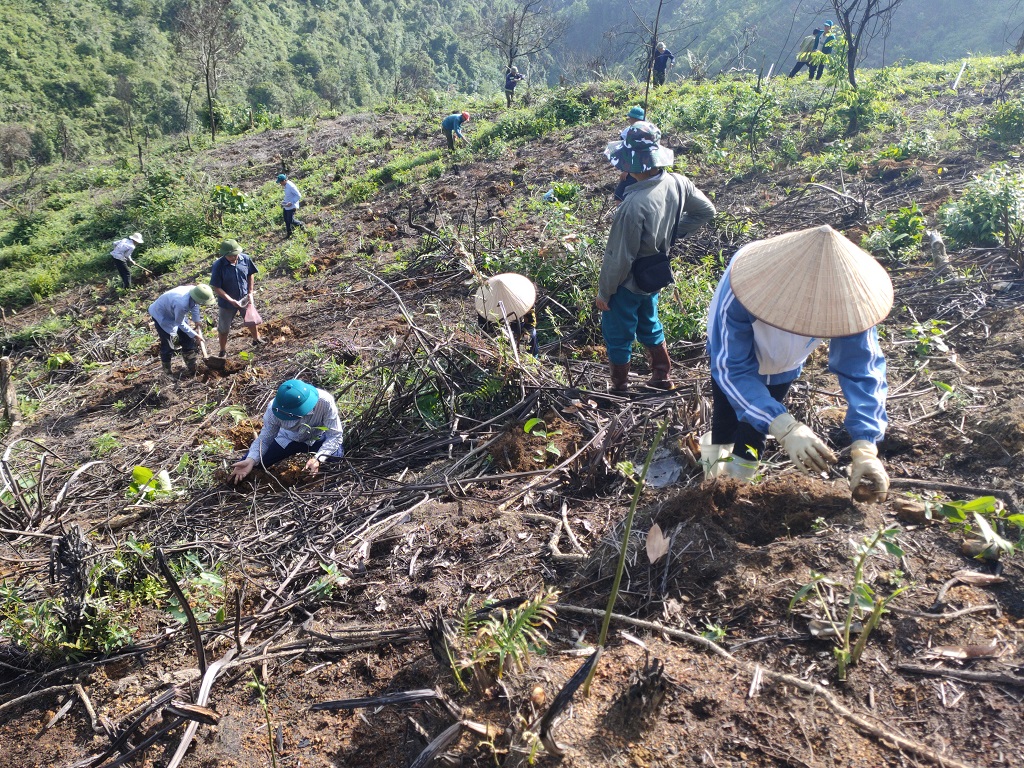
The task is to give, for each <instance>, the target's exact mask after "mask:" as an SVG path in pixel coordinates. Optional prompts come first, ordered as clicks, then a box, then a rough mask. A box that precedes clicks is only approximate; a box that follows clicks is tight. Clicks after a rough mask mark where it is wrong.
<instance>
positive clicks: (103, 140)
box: [0, 0, 1024, 172]
mask: <svg viewBox="0 0 1024 768" xmlns="http://www.w3.org/2000/svg"><path fill="white" fill-rule="evenodd" d="M189 1H190V0H109V1H108V2H101V1H100V0H25V1H24V2H22V3H19V4H7V7H6V8H5V9H4V24H3V25H2V26H0V161H2V162H3V165H4V166H6V167H5V168H4V169H3V170H6V171H8V172H9V171H14V170H17V169H23V168H24V167H26V166H27V165H30V164H32V163H46V162H51V161H54V160H60V159H69V160H73V159H81V158H83V157H86V156H89V155H90V154H92V153H94V152H96V151H102V150H114V149H119V148H121V147H123V146H124V143H125V142H128V141H130V142H131V143H135V142H139V141H148V140H149V139H152V138H158V137H160V136H166V135H174V134H178V133H181V132H183V131H187V130H198V129H201V127H202V124H203V122H204V121H206V120H208V116H207V115H206V114H205V108H204V106H203V97H202V85H201V78H200V77H199V76H198V75H197V73H196V70H195V68H194V67H193V66H192V65H191V64H190V63H189V61H188V60H187V58H186V57H184V56H183V55H182V53H181V52H180V51H179V50H178V49H177V47H176V37H177V36H176V34H175V30H176V22H177V19H178V16H179V14H180V12H181V10H182V8H183V7H184V6H185V5H186V4H187V3H188V2H189ZM193 1H194V0H193ZM519 2H520V3H521V2H522V0H519ZM543 2H548V3H551V4H552V5H551V8H552V10H555V11H558V12H560V13H561V14H563V15H564V17H565V19H566V22H567V27H566V31H565V33H564V35H562V36H560V38H559V39H558V40H556V41H555V42H554V44H553V45H552V47H551V48H550V50H547V51H544V52H542V53H540V54H537V55H535V56H532V57H530V58H529V59H528V60H523V61H522V62H521V66H523V67H524V68H525V69H526V70H527V71H528V72H529V73H530V76H531V81H529V82H532V83H534V84H540V83H543V82H546V83H555V82H559V80H560V79H563V78H564V79H568V80H571V81H573V82H578V81H581V80H590V79H595V78H597V77H618V78H628V77H629V76H630V75H631V74H634V73H636V72H637V71H638V68H637V63H636V62H637V61H638V60H640V59H641V58H642V46H643V39H644V38H643V36H642V34H641V33H640V29H641V28H642V27H641V25H640V23H639V22H638V20H637V18H636V16H635V15H634V13H633V11H632V10H631V9H630V4H627V3H623V2H621V0H543ZM516 5H517V2H516V0H497V1H496V2H488V3H480V2H472V1H471V2H456V1H455V0H427V1H424V0H415V1H414V0H287V1H281V2H269V3H268V2H259V1H258V0H235V3H234V9H235V10H236V11H237V13H238V22H239V24H240V27H241V35H242V38H243V40H244V45H243V46H242V48H241V50H240V51H239V52H238V53H237V54H236V55H234V56H232V57H231V58H230V60H228V61H226V64H225V66H224V67H223V77H222V78H221V80H220V82H221V87H220V90H219V92H218V102H217V112H218V119H219V122H220V127H221V128H222V129H224V130H226V131H228V132H232V130H233V129H238V130H242V129H247V128H249V127H251V126H252V125H254V124H257V125H258V124H270V125H273V124H276V122H279V121H280V119H282V118H287V117H293V116H302V115H313V114H326V113H329V112H331V111H347V110H359V109H366V108H368V107H370V106H372V105H374V104H377V103H380V102H381V101H384V100H386V99H389V98H396V97H399V98H405V97H407V96H409V95H411V94H420V95H423V94H429V95H430V98H431V99H432V100H433V101H434V102H435V103H436V105H437V108H438V110H439V111H443V110H444V109H447V108H449V107H457V106H459V105H458V103H457V95H458V94H485V95H486V94H489V93H494V92H496V91H498V90H499V89H500V88H501V86H502V56H501V53H500V52H499V51H498V50H497V48H496V46H495V45H494V43H493V41H491V40H490V39H489V37H488V30H490V29H492V28H493V25H494V23H495V21H496V20H497V19H500V18H501V17H502V14H503V13H505V12H506V11H507V10H509V9H510V8H513V7H516ZM824 5H825V4H823V3H821V2H784V3H780V2H778V0H771V1H769V0H675V1H674V2H668V3H666V4H665V10H664V15H663V18H662V30H663V35H662V37H664V38H665V39H666V40H667V41H668V42H669V45H670V48H673V49H674V50H675V52H676V53H677V54H678V55H680V61H679V62H678V64H677V67H676V70H675V74H678V75H683V76H685V75H687V74H689V72H690V69H691V68H692V67H693V66H694V65H696V66H697V67H698V68H699V69H700V71H701V72H702V73H707V74H714V73H715V72H717V71H721V70H724V69H730V68H746V69H757V68H760V67H762V66H763V67H765V68H767V66H768V65H769V64H772V63H774V64H775V65H776V71H780V70H782V69H788V66H789V64H790V62H791V59H792V56H793V51H794V50H795V48H796V46H797V45H798V43H799V40H800V39H801V37H803V35H805V34H806V33H807V32H809V31H810V29H811V28H813V27H814V26H815V25H816V24H820V23H821V21H822V19H823V18H824V15H825V14H824V13H823V12H821V9H822V7H823V6H824ZM632 7H633V8H635V9H636V11H637V13H639V14H640V15H641V16H645V20H646V21H647V22H651V21H653V18H654V14H655V11H656V8H657V3H656V2H655V1H654V0H640V1H638V2H635V3H634V4H633V6H632ZM1021 13H1022V11H1021V9H1020V8H1019V4H1018V3H1017V2H1016V0H905V2H904V3H903V5H902V6H901V8H900V10H899V12H898V14H897V16H896V18H895V19H894V22H893V25H892V29H891V32H890V34H889V35H888V36H887V39H886V40H885V41H884V43H883V41H881V40H876V41H875V42H874V43H873V44H872V46H871V47H870V48H869V50H868V52H867V55H866V56H865V58H864V63H865V64H867V65H872V64H878V63H881V62H883V60H884V62H885V63H893V62H894V61H896V60H898V59H901V58H903V59H907V60H920V61H942V60H948V59H951V58H955V57H960V56H963V55H965V54H967V53H971V52H973V53H977V54H985V53H997V52H1001V51H1004V50H1006V48H1007V47H1008V46H1009V43H1008V41H1009V40H1010V38H1011V36H1012V39H1013V40H1016V37H1017V36H1018V35H1019V30H1017V29H1015V27H1014V25H1015V24H1017V22H1018V20H1016V19H1015V18H1014V17H1015V15H1020V14H1021ZM1019 21H1024V19H1022V20H1019ZM687 51H689V52H690V53H691V54H692V58H691V59H690V60H689V61H687V60H686V57H685V54H686V52H687Z"/></svg>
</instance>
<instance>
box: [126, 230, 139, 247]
mask: <svg viewBox="0 0 1024 768" xmlns="http://www.w3.org/2000/svg"><path fill="white" fill-rule="evenodd" d="M128 239H129V240H131V241H132V242H135V243H138V244H139V245H142V233H141V232H132V233H131V234H130V235H128Z"/></svg>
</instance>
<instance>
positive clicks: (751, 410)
mask: <svg viewBox="0 0 1024 768" xmlns="http://www.w3.org/2000/svg"><path fill="white" fill-rule="evenodd" d="M733 258H735V257H733ZM731 269H732V265H730V266H729V268H728V269H726V270H725V274H724V275H723V276H722V280H721V282H719V283H718V289H717V290H716V291H715V296H714V298H713V299H712V300H711V307H710V309H709V311H708V356H709V357H710V358H711V377H712V378H713V379H714V380H715V383H717V384H718V386H719V387H721V388H722V391H723V392H724V393H725V396H726V397H727V398H728V400H729V403H730V404H731V405H732V407H733V408H734V409H735V410H736V415H737V416H738V417H739V419H740V421H743V422H746V423H747V424H750V425H752V426H753V427H754V428H755V429H757V430H758V431H759V432H762V433H767V432H768V425H769V424H771V422H772V421H773V420H774V419H775V417H776V416H781V415H782V414H783V413H785V412H786V407H785V406H784V405H783V404H782V403H780V402H779V401H778V400H775V399H774V398H773V397H772V396H771V395H770V394H769V392H768V385H770V384H784V383H786V382H790V381H793V380H794V379H796V377H797V376H799V375H800V371H801V369H802V368H803V364H804V362H805V361H806V360H807V357H808V355H810V354H811V352H813V351H814V349H815V348H816V347H817V346H818V344H819V343H821V342H820V340H819V339H814V338H810V337H807V336H798V335H797V334H795V333H789V332H788V331H782V330H780V329H778V328H771V327H770V326H766V325H765V324H764V323H762V322H761V321H760V320H758V319H757V318H756V317H754V316H753V315H752V314H750V312H748V311H747V309H746V308H745V307H744V306H743V305H742V304H740V302H739V299H737V298H736V294H734V293H733V292H732V286H731V285H730V283H729V273H730V271H731ZM828 367H829V370H830V371H832V373H834V374H835V375H836V377H837V378H838V379H839V386H840V388H841V389H842V390H843V396H844V397H845V398H846V403H847V406H848V407H847V409H846V419H845V426H846V431H847V432H849V433H850V437H852V438H853V439H854V440H868V441H870V442H872V443H876V442H878V441H879V440H881V439H882V438H883V437H884V436H885V427H886V424H887V423H888V419H887V418H886V413H885V399H886V395H887V393H888V384H887V382H886V376H885V356H884V355H883V354H882V350H881V348H880V347H879V345H878V332H877V330H876V329H875V328H869V329H868V330H866V331H863V332H861V333H855V334H854V335H853V336H843V337H840V338H834V339H831V340H830V341H829V345H828Z"/></svg>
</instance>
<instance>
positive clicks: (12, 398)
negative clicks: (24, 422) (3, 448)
mask: <svg viewBox="0 0 1024 768" xmlns="http://www.w3.org/2000/svg"><path fill="white" fill-rule="evenodd" d="M13 373H14V365H13V364H12V363H11V358H9V357H0V401H3V416H4V419H5V420H6V421H7V423H8V424H10V425H11V426H13V425H14V424H15V423H16V422H17V421H18V395H17V394H16V393H15V391H14V378H13V376H12V374H13Z"/></svg>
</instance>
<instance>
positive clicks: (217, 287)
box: [210, 240, 263, 357]
mask: <svg viewBox="0 0 1024 768" xmlns="http://www.w3.org/2000/svg"><path fill="white" fill-rule="evenodd" d="M257 272H259V269H258V268H257V267H256V263H255V262H254V261H253V260H252V257H250V256H249V254H247V253H243V252H242V246H240V245H239V244H238V241H236V240H225V241H224V242H223V243H221V244H220V258H218V259H217V260H216V261H215V262H213V267H212V268H211V269H210V287H211V288H213V292H214V293H216V294H217V308H218V312H217V336H218V338H219V341H220V356H221V357H224V355H225V354H227V349H228V334H229V333H230V332H231V321H232V320H234V319H235V315H237V314H241V315H242V316H243V317H244V316H245V311H246V307H248V306H255V305H256V294H255V288H254V284H255V280H256V273H257ZM249 333H250V334H251V335H252V344H253V346H256V345H257V344H262V343H263V340H262V339H261V338H260V329H259V326H258V325H252V326H249Z"/></svg>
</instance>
